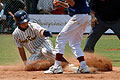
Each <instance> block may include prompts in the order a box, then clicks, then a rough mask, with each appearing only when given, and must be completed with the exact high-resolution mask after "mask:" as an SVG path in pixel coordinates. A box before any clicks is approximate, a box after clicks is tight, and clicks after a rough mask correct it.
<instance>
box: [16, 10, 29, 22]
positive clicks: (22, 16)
mask: <svg viewBox="0 0 120 80" xmlns="http://www.w3.org/2000/svg"><path fill="white" fill-rule="evenodd" d="M14 17H15V20H16V23H17V24H22V23H25V22H28V21H30V18H28V15H27V13H26V12H25V11H24V10H19V11H17V12H16V13H15V14H14Z"/></svg>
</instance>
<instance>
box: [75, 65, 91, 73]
mask: <svg viewBox="0 0 120 80" xmlns="http://www.w3.org/2000/svg"><path fill="white" fill-rule="evenodd" d="M76 73H90V69H89V67H88V66H85V67H83V68H81V67H80V66H79V68H78V69H77V71H76Z"/></svg>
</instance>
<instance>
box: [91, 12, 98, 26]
mask: <svg viewBox="0 0 120 80" xmlns="http://www.w3.org/2000/svg"><path fill="white" fill-rule="evenodd" d="M95 24H98V20H97V18H96V17H95V11H93V10H91V26H92V27H95Z"/></svg>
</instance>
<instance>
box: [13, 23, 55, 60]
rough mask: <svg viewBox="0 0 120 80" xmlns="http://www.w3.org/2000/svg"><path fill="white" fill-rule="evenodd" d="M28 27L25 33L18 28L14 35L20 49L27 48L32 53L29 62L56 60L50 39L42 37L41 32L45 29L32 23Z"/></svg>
mask: <svg viewBox="0 0 120 80" xmlns="http://www.w3.org/2000/svg"><path fill="white" fill-rule="evenodd" d="M28 26H29V27H28V28H27V29H26V30H25V31H22V30H20V29H19V28H18V27H17V28H16V29H15V31H14V32H13V34H12V35H13V38H14V41H15V43H16V45H17V46H18V47H20V48H22V47H25V48H26V49H27V50H28V51H29V52H30V53H31V57H30V58H29V59H28V61H34V60H39V59H47V58H50V59H54V57H55V55H54V54H53V52H52V51H53V45H52V42H51V41H50V40H49V39H48V38H46V37H42V36H40V31H41V30H42V29H44V28H42V27H41V26H40V25H38V24H37V23H32V22H29V23H28Z"/></svg>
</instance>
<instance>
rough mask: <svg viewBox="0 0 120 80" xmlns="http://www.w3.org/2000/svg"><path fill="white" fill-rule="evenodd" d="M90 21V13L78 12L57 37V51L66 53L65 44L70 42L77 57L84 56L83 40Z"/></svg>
mask: <svg viewBox="0 0 120 80" xmlns="http://www.w3.org/2000/svg"><path fill="white" fill-rule="evenodd" d="M88 21H89V15H88V14H76V15H74V16H73V17H72V18H71V19H70V20H69V21H68V23H67V24H66V25H65V26H64V28H63V29H62V31H61V32H60V33H59V35H58V37H57V39H56V53H60V54H64V49H65V45H66V43H67V42H69V46H70V47H71V49H72V52H73V54H74V55H75V57H76V58H78V57H80V56H84V54H83V51H82V49H81V42H82V37H83V33H84V31H85V28H86V27H87V24H88Z"/></svg>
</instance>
